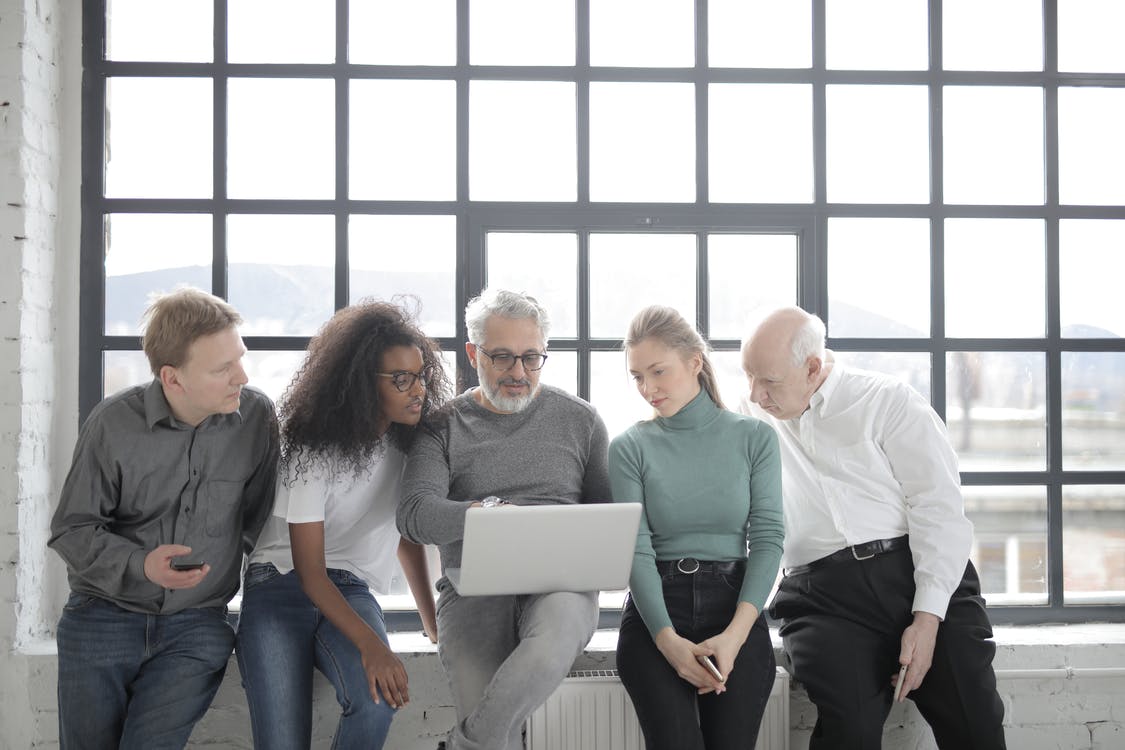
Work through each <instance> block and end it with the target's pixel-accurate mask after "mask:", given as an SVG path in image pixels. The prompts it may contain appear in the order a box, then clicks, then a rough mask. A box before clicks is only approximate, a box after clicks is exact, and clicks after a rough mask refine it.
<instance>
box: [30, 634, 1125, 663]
mask: <svg viewBox="0 0 1125 750" xmlns="http://www.w3.org/2000/svg"><path fill="white" fill-rule="evenodd" d="M993 631H994V633H995V638H994V640H995V641H996V647H997V649H996V660H995V666H996V667H997V668H998V669H1000V668H1007V667H1019V668H1044V669H1046V668H1054V667H1063V666H1072V667H1074V666H1098V667H1125V623H1079V624H1074V625H997V626H994V627H993ZM770 635H771V636H772V638H773V645H774V649H775V650H777V651H778V652H779V653H780V650H781V638H780V636H779V635H778V633H777V630H776V629H771V630H770ZM390 642H391V648H392V649H393V650H394V651H395V653H398V654H404V655H412V656H424V655H427V654H436V653H437V645H436V644H433V643H430V639H429V638H427V637H426V636H425V635H423V634H422V633H421V632H420V631H415V632H401V631H400V632H394V633H391V634H390ZM616 649H617V630H616V629H602V630H598V631H597V632H595V633H594V637H593V638H591V639H590V643H589V644H588V645H587V646H586V648H585V650H584V653H583V655H582V657H580V658H579V666H581V667H583V668H586V667H591V668H592V667H596V666H604V665H605V663H606V662H607V661H608V660H612V659H613V657H614V655H615V651H616ZM15 654H16V655H18V656H26V657H32V658H37V657H51V658H54V657H55V656H56V655H57V649H56V646H55V641H54V639H46V638H43V639H38V640H35V641H31V642H28V643H25V644H23V645H21V646H20V647H18V648H17V649H15Z"/></svg>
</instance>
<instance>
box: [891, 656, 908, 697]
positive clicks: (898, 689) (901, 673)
mask: <svg viewBox="0 0 1125 750" xmlns="http://www.w3.org/2000/svg"><path fill="white" fill-rule="evenodd" d="M905 681H906V665H905V664H903V665H902V668H901V669H900V670H898V682H897V683H895V697H894V698H891V703H898V699H899V696H901V695H902V683H903V682H905Z"/></svg>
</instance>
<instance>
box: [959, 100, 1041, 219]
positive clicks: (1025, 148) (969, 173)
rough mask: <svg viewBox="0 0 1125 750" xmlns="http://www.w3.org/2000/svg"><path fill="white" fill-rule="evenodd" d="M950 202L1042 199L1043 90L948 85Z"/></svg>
mask: <svg viewBox="0 0 1125 750" xmlns="http://www.w3.org/2000/svg"><path fill="white" fill-rule="evenodd" d="M944 97H945V101H944V104H943V107H944V122H943V128H944V139H945V140H944V152H943V155H944V162H945V163H944V180H945V187H944V190H945V201H946V202H947V203H1014V204H1038V203H1042V202H1043V89H1041V88H1038V87H1036V88H1031V87H1026V86H1024V87H1013V86H946V87H945V92H944Z"/></svg>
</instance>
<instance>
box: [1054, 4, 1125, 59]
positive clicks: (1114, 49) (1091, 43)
mask: <svg viewBox="0 0 1125 750" xmlns="http://www.w3.org/2000/svg"><path fill="white" fill-rule="evenodd" d="M1058 14H1059V70H1066V71H1075V72H1079V73H1125V46H1122V44H1121V29H1122V28H1125V4H1123V3H1121V2H1120V0H1066V2H1060V3H1059V4H1058Z"/></svg>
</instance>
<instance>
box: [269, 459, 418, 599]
mask: <svg viewBox="0 0 1125 750" xmlns="http://www.w3.org/2000/svg"><path fill="white" fill-rule="evenodd" d="M380 453H381V455H377V456H375V458H373V459H372V461H371V467H370V469H369V470H368V471H366V472H364V473H362V474H360V475H359V476H358V477H354V476H353V475H352V473H351V471H350V470H348V469H345V470H344V473H343V475H342V476H341V475H340V474H336V473H331V472H328V471H327V470H326V469H325V467H324V466H322V465H320V464H319V463H316V464H314V465H313V466H311V467H309V468H308V469H307V470H306V471H304V472H303V473H302V474H301V476H300V477H299V478H297V479H296V480H295V481H294V480H293V478H292V477H291V476H290V477H279V479H278V483H277V495H276V498H275V500H274V506H273V515H272V516H270V519H269V520H268V521H267V522H266V526H265V528H263V529H262V534H261V536H259V537H258V544H257V546H256V547H255V548H254V552H253V553H251V555H250V562H251V563H273V564H274V565H275V566H276V567H277V569H278V570H279V571H280V572H282V573H288V572H290V571H291V570H293V551H292V547H291V544H290V541H289V524H291V523H312V522H316V521H323V522H324V561H325V564H326V565H327V567H329V568H338V569H341V570H347V571H350V572H352V573H354V574H355V575H357V576H359V577H360V578H362V579H363V580H365V581H366V582H367V585H368V586H370V587H371V589H372V590H373V591H375V593H378V594H385V593H387V589H388V588H389V586H390V582H391V575H392V574H393V573H394V564H395V559H396V552H397V550H398V543H399V538H400V537H399V533H398V528H397V527H396V526H395V510H396V509H397V507H398V501H399V497H400V496H401V494H402V492H401V490H402V470H403V467H404V466H405V464H406V457H405V456H404V455H403V453H402V451H400V450H398V449H397V448H395V447H394V446H392V445H389V444H384V447H383V450H382V451H381V452H380ZM290 472H292V470H290Z"/></svg>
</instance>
